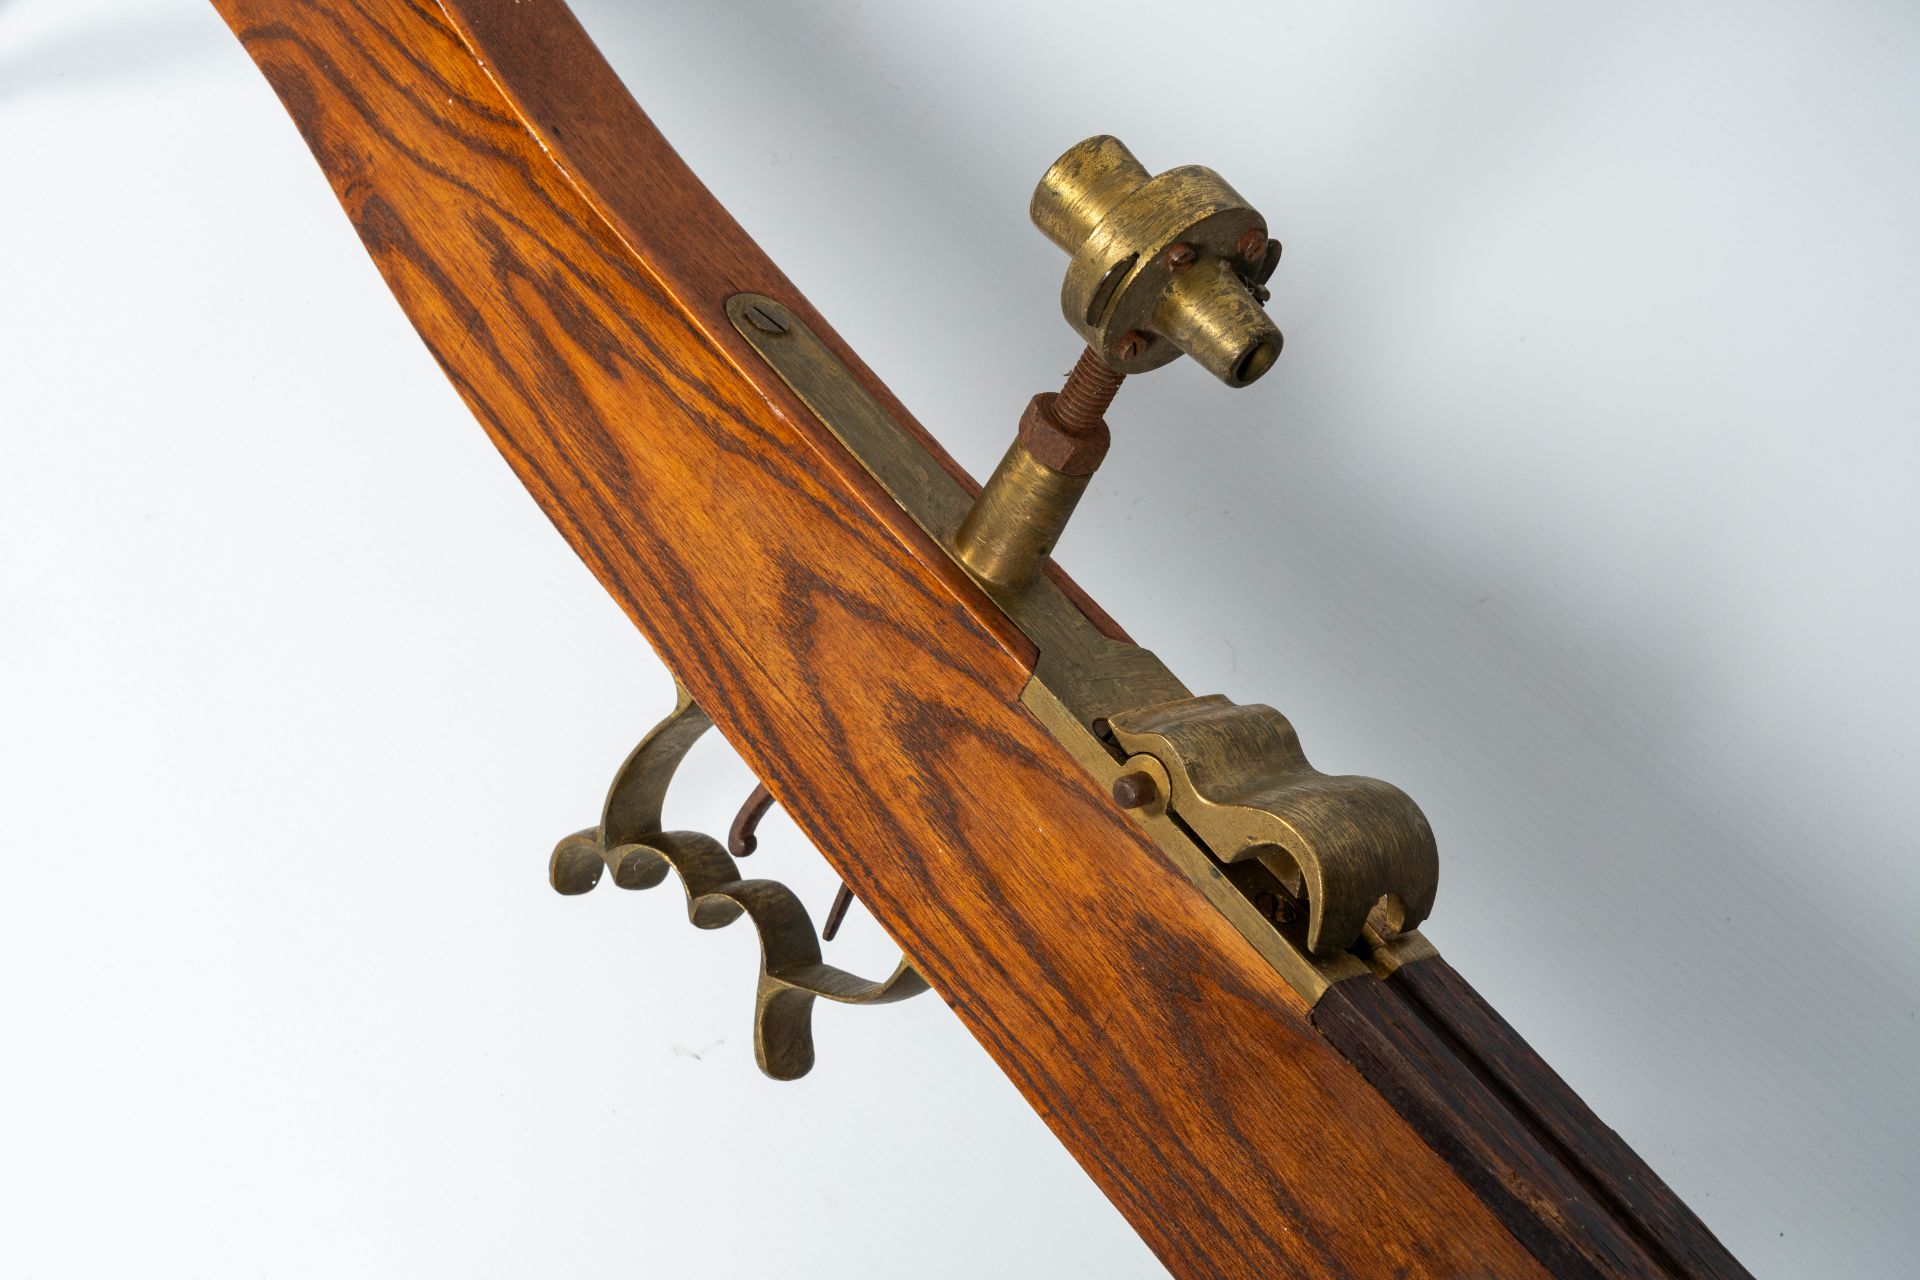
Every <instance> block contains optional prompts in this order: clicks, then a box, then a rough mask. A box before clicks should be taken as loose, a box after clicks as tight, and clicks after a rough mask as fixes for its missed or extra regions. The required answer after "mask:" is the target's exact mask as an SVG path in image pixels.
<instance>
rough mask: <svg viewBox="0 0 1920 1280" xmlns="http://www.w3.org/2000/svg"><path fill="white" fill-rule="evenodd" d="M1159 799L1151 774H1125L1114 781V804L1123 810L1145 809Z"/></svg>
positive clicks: (1158, 791)
mask: <svg viewBox="0 0 1920 1280" xmlns="http://www.w3.org/2000/svg"><path fill="white" fill-rule="evenodd" d="M1159 798H1160V788H1159V787H1158V786H1156V785H1154V781H1153V775H1152V774H1150V773H1123V774H1121V775H1120V776H1119V777H1117V778H1115V779H1114V780H1113V802H1114V803H1115V804H1117V805H1119V806H1120V807H1121V808H1122V809H1144V808H1146V807H1147V806H1148V805H1150V804H1152V803H1153V802H1154V801H1155V800H1158V799H1159Z"/></svg>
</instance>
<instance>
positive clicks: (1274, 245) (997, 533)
mask: <svg viewBox="0 0 1920 1280" xmlns="http://www.w3.org/2000/svg"><path fill="white" fill-rule="evenodd" d="M1031 213H1032V215H1033V221H1034V224H1035V225H1036V226H1038V227H1039V228H1040V230H1041V231H1043V232H1045V233H1046V235H1047V238H1048V239H1049V240H1052V241H1053V242H1054V243H1055V244H1057V245H1059V246H1060V247H1061V248H1062V249H1064V250H1066V251H1067V253H1068V254H1069V255H1070V257H1071V259H1072V260H1071V261H1070V262H1069V263H1068V264H1067V279H1066V283H1065V284H1064V285H1063V286H1062V287H1061V290H1060V306H1061V309H1062V310H1064V311H1065V312H1066V316H1067V323H1068V324H1070V325H1072V326H1073V327H1074V329H1075V331H1076V332H1078V333H1079V334H1080V336H1081V337H1083V338H1085V339H1086V340H1087V350H1086V352H1085V353H1084V354H1083V355H1082V356H1081V357H1080V363H1079V364H1077V365H1075V366H1074V369H1073V373H1072V374H1071V375H1070V376H1069V377H1068V378H1067V382H1066V385H1065V386H1064V387H1062V388H1061V389H1060V392H1059V394H1058V395H1055V394H1053V393H1051V392H1043V393H1042V394H1040V395H1037V396H1035V397H1034V398H1033V402H1032V403H1031V404H1029V405H1028V406H1027V410H1026V412H1025V413H1023V414H1021V415H1020V432H1019V435H1018V436H1016V437H1015V438H1014V442H1013V447H1012V448H1010V449H1008V450H1007V453H1006V456H1005V457H1004V458H1002V459H1001V460H1000V465H999V466H998V467H996V468H994V472H993V474H992V475H991V476H989V477H988V478H987V483H986V486H985V487H984V488H983V489H982V490H981V492H980V496H979V498H978V499H976V500H975V501H974V504H973V507H972V508H971V509H970V510H969V511H968V512H967V516H966V519H965V520H964V521H963V522H962V523H961V525H960V528H959V530H958V531H957V532H956V533H955V534H954V537H953V550H954V553H955V555H957V556H958V557H959V559H960V562H961V563H962V564H964V565H966V567H967V568H968V569H969V570H971V571H972V572H973V573H974V574H975V575H976V576H977V577H979V578H980V579H982V580H983V581H985V582H987V583H989V584H991V585H993V586H996V587H999V588H1002V589H1007V590H1012V589H1017V588H1020V587H1024V586H1026V585H1027V584H1028V583H1030V582H1032V581H1033V580H1034V579H1035V578H1036V577H1037V576H1038V575H1039V573H1040V567H1041V565H1043V564H1044V563H1045V562H1046V559H1047V557H1048V556H1049V555H1051V554H1052V553H1053V547H1054V544H1055V543H1056V542H1058V541H1059V538H1060V534H1061V532H1062V531H1063V530H1065V528H1066V525H1067V519H1068V517H1070V516H1071V515H1072V514H1073V509H1074V507H1075V506H1076V505H1077V504H1078V503H1079V501H1080V495H1081V494H1082V493H1085V492H1086V489H1087V485H1088V483H1089V482H1090V481H1091V480H1092V478H1093V472H1094V468H1096V467H1098V466H1099V465H1100V462H1101V460H1102V459H1103V458H1105V457H1106V453H1107V445H1108V440H1109V436H1108V432H1107V424H1106V421H1105V419H1104V417H1103V416H1102V415H1104V414H1105V413H1106V410H1107V406H1108V405H1109V404H1111V403H1112V401H1113V397H1114V394H1115V393H1116V392H1118V391H1119V389H1120V383H1121V381H1122V380H1123V379H1125V377H1126V376H1127V375H1128V374H1131V373H1145V372H1146V371H1147V370H1149V369H1158V368H1159V367H1160V366H1161V365H1163V364H1167V363H1169V362H1171V361H1173V360H1176V359H1178V358H1179V357H1180V355H1181V353H1182V352H1185V353H1186V354H1187V355H1190V356H1192V357H1193V358H1194V359H1195V360H1196V361H1198V362H1199V363H1200V364H1201V365H1202V366H1204V367H1205V368H1206V369H1207V371H1208V372H1210V373H1212V374H1213V375H1214V376H1215V377H1216V378H1218V379H1220V380H1221V381H1222V382H1224V383H1226V384H1227V385H1228V386H1230V387H1244V386H1246V385H1247V384H1248V383H1250V382H1252V381H1254V380H1255V379H1256V378H1258V377H1260V375H1261V374H1263V373H1265V372H1266V371H1267V370H1268V369H1271V368H1272V367H1273V362H1274V361H1275V360H1277V359H1278V358H1279V356H1280V330H1279V329H1277V328H1275V327H1274V323H1273V321H1272V320H1270V319H1268V318H1267V313H1266V311H1265V309H1264V307H1263V304H1264V303H1265V302H1266V300H1267V290H1266V281H1267V278H1268V277H1269V276H1271V275H1272V274H1273V269H1274V267H1276V266H1277V265H1279V262H1280V242H1279V241H1278V240H1274V239H1270V238H1269V237H1268V235H1267V225H1266V220H1265V219H1264V218H1262V217H1261V216H1260V214H1259V213H1258V212H1257V211H1256V210H1255V209H1254V208H1253V207H1252V206H1250V205H1249V204H1247V202H1246V201H1245V200H1243V199H1241V197H1240V194H1239V193H1238V192H1236V191H1235V190H1234V189H1233V188H1232V187H1230V186H1228V185H1227V184H1226V182H1225V180H1224V179H1222V178H1221V177H1220V175H1219V174H1217V173H1215V172H1214V171H1213V170H1211V169H1206V168H1202V167H1201V166H1199V165H1188V166H1186V167H1184V168H1180V169H1169V170H1168V171H1167V172H1165V173H1163V174H1161V175H1159V176H1158V177H1152V176H1149V175H1148V173H1147V171H1146V168H1145V167H1144V166H1142V165H1141V163H1140V162H1139V161H1138V160H1136V159H1134V156H1133V153H1132V152H1131V151H1129V150H1127V149H1126V147H1125V146H1124V145H1122V144H1121V142H1120V140H1119V139H1118V138H1113V137H1108V136H1107V135H1105V134H1102V135H1101V136H1099V137H1097V138H1088V139H1087V140H1086V141H1085V142H1082V143H1080V144H1079V145H1078V146H1076V147H1074V148H1073V149H1072V150H1070V151H1068V152H1067V153H1066V154H1065V155H1063V156H1061V157H1060V158H1059V159H1058V160H1056V161H1054V162H1053V167H1052V168H1050V169H1048V170H1047V172H1046V176H1045V177H1043V178H1041V179H1040V185H1039V186H1038V187H1036V188H1035V189H1034V192H1033V205H1032V208H1031Z"/></svg>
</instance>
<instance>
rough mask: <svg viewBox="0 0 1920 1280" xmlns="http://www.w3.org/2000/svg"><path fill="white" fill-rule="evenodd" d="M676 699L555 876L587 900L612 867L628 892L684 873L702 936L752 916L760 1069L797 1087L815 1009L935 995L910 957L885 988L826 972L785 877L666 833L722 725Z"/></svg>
mask: <svg viewBox="0 0 1920 1280" xmlns="http://www.w3.org/2000/svg"><path fill="white" fill-rule="evenodd" d="M674 692H675V695H676V700H675V703H674V708H673V710H672V711H671V712H670V713H669V714H668V715H667V717H666V718H665V719H664V720H662V721H661V722H660V723H659V724H657V725H655V726H654V727H653V728H652V729H651V730H650V731H648V733H647V735H646V737H644V738H642V739H641V740H640V745H638V746H636V747H635V748H634V749H633V752H632V754H630V755H629V756H628V757H627V759H626V762H625V763H624V764H622V765H621V766H620V771H619V772H618V773H617V774H615V775H614V779H613V785H612V786H611V787H609V788H608V789H607V800H606V804H605V806H604V808H603V809H602V811H601V816H600V825H599V826H597V827H589V828H587V829H586V830H585V831H576V832H575V833H574V834H572V835H570V836H567V837H566V838H565V839H563V840H561V841H560V843H559V844H557V845H555V846H554V850H553V856H552V857H551V859H549V861H548V864H547V879H548V881H549V883H551V884H552V885H553V887H554V889H555V890H556V891H558V892H560V893H563V894H580V893H586V892H587V891H588V890H590V889H592V888H593V887H594V886H595V885H597V884H599V883H600V876H601V873H602V872H603V871H608V870H610V871H612V873H613V882H614V883H615V884H616V885H618V886H620V887H621V888H623V889H651V888H652V887H653V886H655V885H657V884H659V883H660V882H661V881H663V880H665V879H666V877H667V872H668V870H669V869H671V870H674V871H677V872H679V873H680V880H681V883H682V886H683V887H684V888H685V889H686V893H687V917H688V918H689V919H690V920H691V921H692V922H693V923H694V925H695V926H697V927H698V928H701V929H719V928H722V927H724V926H726V925H729V924H732V923H733V922H734V921H735V920H737V919H739V918H740V917H741V916H742V915H745V916H747V917H748V918H750V919H751V920H752V921H753V924H754V928H755V929H756V930H757V931H758V932H759V935H760V979H759V984H758V987H757V990H756V992H755V997H754V1011H753V1055H754V1060H755V1061H756V1062H757V1063H758V1064H759V1066H760V1070H761V1071H763V1072H765V1073H766V1074H767V1075H769V1076H771V1077H772V1078H774V1079H775V1080H797V1079H799V1078H800V1077H801V1076H804V1075H806V1074H807V1072H808V1071H810V1070H812V1069H813V1063H814V1049H813V1002H814V1000H816V999H825V1000H832V1001H835V1002H836V1003H839V1004H892V1003H895V1002H896V1001H900V1000H905V999H907V998H909V997H911V996H917V995H919V994H920V993H921V992H923V991H926V990H928V989H929V988H928V986H927V982H926V979H924V978H922V977H921V976H920V974H919V972H918V971H917V970H916V969H914V967H913V964H912V962H911V961H909V960H907V959H906V958H905V957H902V958H901V960H900V963H899V964H898V965H896V966H895V967H894V970H893V973H892V974H891V975H890V976H889V977H887V978H886V979H884V980H883V981H879V982H874V981H871V980H869V979H866V978H861V977H859V976H857V975H855V974H851V973H848V972H847V971H846V970H844V969H841V968H837V967H836V966H834V965H830V964H827V963H825V962H824V961H823V960H822V959H821V954H820V939H819V936H818V935H817V934H816V933H815V932H814V928H813V919H812V917H811V916H809V915H808V914H807V909H806V907H805V906H804V905H802V904H801V902H800V899H799V898H798V897H796V896H795V895H794V893H793V891H792V890H791V889H789V888H787V886H785V885H783V884H781V883H779V882H778V881H775V880H746V879H742V878H741V876H740V871H739V867H738V864H737V863H736V862H735V861H734V858H733V855H732V854H731V853H729V852H728V851H727V848H726V846H725V845H723V844H721V843H720V841H718V840H715V839H714V838H713V837H712V836H709V835H705V834H703V833H701V832H698V831H663V830H661V810H662V808H663V807H664V805H665V803H666V797H667V788H668V787H669V786H670V785H671V784H672V782H673V775H674V773H675V771H677V770H678V769H679V767H680V762H681V761H682V760H684V759H686V755H687V752H688V751H690V750H692V748H693V744H694V743H696V742H698V741H699V740H700V736H701V735H702V734H704V733H705V732H706V731H707V730H708V729H711V728H712V727H713V721H712V719H710V718H709V717H708V716H707V713H706V712H705V711H702V710H701V709H700V704H699V703H698V702H696V701H695V700H694V698H693V695H692V694H690V693H688V692H687V690H686V688H685V686H683V685H681V684H680V683H679V682H678V681H675V683H674Z"/></svg>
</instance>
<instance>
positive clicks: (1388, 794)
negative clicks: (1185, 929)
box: [1108, 694, 1440, 952]
mask: <svg viewBox="0 0 1920 1280" xmlns="http://www.w3.org/2000/svg"><path fill="white" fill-rule="evenodd" d="M1108 725H1109V728H1110V729H1111V731H1112V734H1113V739H1114V741H1115V742H1116V743H1117V744H1119V746H1120V747H1121V748H1122V749H1123V750H1125V751H1126V752H1127V753H1128V759H1127V766H1128V768H1130V769H1133V770H1137V772H1136V773H1132V774H1128V775H1123V776H1126V777H1142V776H1144V777H1145V778H1147V779H1148V780H1149V781H1148V784H1147V785H1146V786H1140V785H1138V784H1136V785H1135V787H1134V788H1132V790H1133V791H1134V793H1135V794H1136V795H1142V796H1144V799H1143V800H1142V801H1141V803H1140V804H1138V805H1136V806H1134V807H1146V806H1148V805H1151V804H1153V803H1155V800H1156V798H1161V797H1164V803H1165V804H1166V805H1167V806H1168V807H1170V808H1171V809H1172V810H1173V811H1174V812H1175V813H1177V814H1179V816H1180V818H1181V819H1182V820H1183V821H1184V822H1185V823H1186V824H1187V826H1189V827H1191V828H1192V829H1193V832H1194V834H1195V835H1197V836H1199V837H1200V839H1201V840H1203V841H1204V842H1205V843H1206V846H1207V848H1208V849H1210V850H1212V851H1213V854H1214V856H1215V857H1216V858H1218V859H1219V860H1220V861H1221V862H1223V863H1225V864H1227V866H1228V869H1229V874H1233V873H1234V870H1235V868H1236V865H1239V866H1244V865H1245V864H1246V863H1247V862H1249V861H1253V862H1257V863H1258V864H1259V865H1261V866H1262V867H1264V868H1265V870H1266V872H1267V873H1268V874H1269V875H1271V876H1272V877H1273V879H1274V881H1275V882H1277V888H1278V889H1279V891H1280V892H1281V893H1283V894H1284V895H1285V897H1286V899H1288V900H1290V901H1296V902H1305V903H1306V907H1307V920H1306V928H1307V950H1309V951H1314V952H1320V951H1327V950H1332V949H1335V948H1339V947H1349V946H1352V945H1353V944H1354V943H1355V942H1356V941H1358V940H1359V938H1360V936H1361V933H1362V931H1363V930H1364V929H1365V928H1367V927H1368V926H1369V925H1371V926H1372V929H1373V931H1374V933H1375V934H1376V935H1377V936H1378V938H1379V939H1380V940H1381V941H1391V940H1392V939H1394V938H1397V937H1398V936H1399V935H1400V934H1402V933H1404V932H1405V931H1406V930H1408V929H1411V928H1413V927H1414V926H1415V925H1417V924H1419V923H1420V922H1421V921H1422V920H1424V919H1426V918H1427V913H1428V912H1429V911H1431V910H1433V895H1434V890H1435V889H1436V888H1437V887H1438V885H1439V879H1440V860H1439V855H1438V853H1437V851H1436V850H1435V848H1434V842H1433V829H1432V828H1431V827H1429V826H1428V825H1427V819H1426V815H1425V814H1423V813H1421V812H1420V807H1419V806H1418V805H1416V804H1414V802H1413V801H1412V799H1410V798H1409V797H1408V796H1407V794H1406V792H1404V791H1402V790H1400V788H1398V787H1395V786H1392V785H1390V784H1388V783H1385V782H1382V781H1380V780H1379V779H1378V778H1360V777H1351V776H1349V777H1329V776H1328V775H1326V774H1324V773H1321V772H1320V771H1319V770H1317V769H1315V768H1314V767H1313V766H1312V765H1310V764H1308V763H1307V756H1306V753H1305V752H1304V751H1302V750H1301V749H1300V738H1299V735H1297V734H1296V733H1294V731H1293V725H1292V724H1290V723H1289V722H1288V721H1287V718H1286V717H1285V716H1283V715H1281V714H1280V713H1279V712H1278V711H1275V710H1274V709H1273V708H1272V707H1261V706H1252V707H1241V706H1236V705H1234V704H1233V703H1231V702H1229V701H1228V700H1227V699H1225V698H1223V697H1221V696H1219V695H1218V694H1214V695H1211V696H1209V697H1205V698H1186V699H1182V700H1181V701H1179V702H1169V703H1163V704H1161V705H1159V706H1153V707H1141V708H1139V709H1137V710H1134V711H1127V712H1124V713H1122V714H1120V715H1117V716H1113V717H1110V718H1109V721H1108ZM1256 892H1258V890H1257V889H1256Z"/></svg>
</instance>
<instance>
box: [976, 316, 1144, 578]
mask: <svg viewBox="0 0 1920 1280" xmlns="http://www.w3.org/2000/svg"><path fill="white" fill-rule="evenodd" d="M1124 381H1126V375H1125V374H1122V373H1116V372H1115V371H1114V370H1113V368H1112V366H1110V365H1108V364H1107V362H1106V361H1104V360H1102V359H1101V358H1100V356H1099V355H1098V353H1096V352H1095V351H1094V350H1093V348H1091V347H1089V348H1087V349H1086V350H1085V351H1083V352H1081V353H1080V359H1079V361H1078V362H1077V363H1075V364H1074V366H1073V372H1072V373H1069V374H1068V375H1067V381H1066V385H1065V386H1063V387H1061V388H1060V393H1059V394H1058V395H1051V394H1048V393H1046V392H1042V393H1041V394H1039V395H1037V396H1035V397H1034V398H1033V399H1032V401H1030V402H1029V403H1028V405H1027V408H1026V412H1024V413H1022V414H1021V415H1020V431H1019V434H1018V435H1016V436H1015V437H1014V441H1013V444H1012V446H1011V447H1010V448H1009V449H1008V450H1007V453H1006V456H1005V457H1003V458H1002V459H1000V465H999V466H997V467H995V468H994V470H993V474H992V475H991V476H988V477H987V483H986V484H985V485H984V486H983V487H982V488H981V490H980V496H979V497H978V498H976V499H975V500H974V503H973V507H972V509H971V510H969V511H968V512H967V518H966V519H965V520H963V521H961V522H960V528H959V530H958V531H957V532H956V533H955V534H954V536H953V550H954V553H955V554H956V555H958V556H959V557H960V560H961V562H962V563H964V564H965V565H966V566H967V567H968V568H969V569H971V570H972V571H973V572H974V573H975V574H976V575H977V576H979V577H982V578H985V579H987V580H988V581H990V582H994V583H997V584H999V585H1000V586H1002V587H1009V588H1011V587H1023V586H1025V585H1026V584H1027V583H1029V582H1031V581H1033V580H1034V578H1036V577H1037V576H1039V573H1040V566H1041V565H1043V564H1045V563H1046V560H1047V557H1048V556H1049V555H1051V554H1053V548H1054V545H1055V544H1056V543H1058V542H1059V541H1060V534H1061V532H1062V531H1063V530H1064V529H1065V528H1066V527H1067V520H1068V519H1069V518H1070V517H1071V516H1072V515H1073V509H1074V507H1076V506H1078V505H1079V502H1080V495H1081V494H1083V493H1085V492H1086V491H1087V482H1088V481H1089V480H1091V479H1092V478H1093V472H1094V469H1095V468H1097V467H1098V466H1099V465H1100V463H1101V461H1102V460H1103V459H1104V458H1105V457H1106V456H1107V445H1108V442H1109V440H1110V439H1111V435H1110V433H1109V432H1108V431H1107V423H1106V419H1105V418H1103V417H1102V416H1101V415H1102V414H1104V413H1106V411H1107V406H1108V405H1110V404H1112V403H1113V397H1114V396H1115V394H1117V393H1118V392H1119V390H1120V384H1121V383H1122V382H1124Z"/></svg>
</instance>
